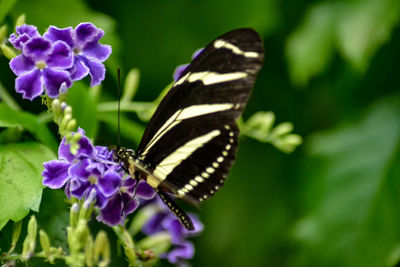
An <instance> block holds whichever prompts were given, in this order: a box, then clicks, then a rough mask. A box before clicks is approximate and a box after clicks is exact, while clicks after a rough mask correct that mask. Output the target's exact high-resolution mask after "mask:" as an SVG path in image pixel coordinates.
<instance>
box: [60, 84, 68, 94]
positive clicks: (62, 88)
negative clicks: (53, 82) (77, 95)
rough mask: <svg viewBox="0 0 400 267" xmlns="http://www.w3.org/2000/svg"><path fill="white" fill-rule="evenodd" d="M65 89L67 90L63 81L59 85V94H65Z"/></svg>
mask: <svg viewBox="0 0 400 267" xmlns="http://www.w3.org/2000/svg"><path fill="white" fill-rule="evenodd" d="M67 91H68V88H67V84H66V83H65V82H63V83H62V84H61V86H60V90H59V92H60V94H66V93H67Z"/></svg>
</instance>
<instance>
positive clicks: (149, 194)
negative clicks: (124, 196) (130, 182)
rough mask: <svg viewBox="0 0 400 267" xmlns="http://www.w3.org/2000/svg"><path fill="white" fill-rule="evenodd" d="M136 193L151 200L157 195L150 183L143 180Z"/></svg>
mask: <svg viewBox="0 0 400 267" xmlns="http://www.w3.org/2000/svg"><path fill="white" fill-rule="evenodd" d="M136 195H137V196H138V197H140V198H143V199H146V200H149V199H152V198H153V197H154V196H155V195H156V191H155V190H154V189H153V187H151V186H150V185H149V184H148V183H146V182H145V181H143V180H141V181H140V182H139V185H138V188H137V190H136Z"/></svg>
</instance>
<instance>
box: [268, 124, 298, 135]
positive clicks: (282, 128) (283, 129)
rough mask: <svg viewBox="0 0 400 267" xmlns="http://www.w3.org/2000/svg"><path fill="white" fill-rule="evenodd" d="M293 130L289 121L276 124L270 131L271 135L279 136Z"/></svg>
mask: <svg viewBox="0 0 400 267" xmlns="http://www.w3.org/2000/svg"><path fill="white" fill-rule="evenodd" d="M291 131H293V124H292V123H291V122H282V123H280V124H278V125H277V126H276V127H275V128H274V129H273V130H272V132H271V136H273V137H274V138H279V137H280V136H282V135H285V134H288V133H290V132H291Z"/></svg>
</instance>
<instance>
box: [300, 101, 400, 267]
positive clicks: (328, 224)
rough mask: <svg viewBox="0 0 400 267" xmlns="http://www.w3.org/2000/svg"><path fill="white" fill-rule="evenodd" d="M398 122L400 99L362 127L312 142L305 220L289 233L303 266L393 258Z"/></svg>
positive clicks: (399, 185)
mask: <svg viewBox="0 0 400 267" xmlns="http://www.w3.org/2000/svg"><path fill="white" fill-rule="evenodd" d="M399 116H400V99H399V97H393V98H392V99H385V100H383V101H381V102H379V103H377V104H375V105H374V106H372V107H371V108H370V109H368V112H367V113H366V114H365V116H364V117H363V119H362V120H361V121H354V122H350V123H349V124H347V125H345V126H341V127H338V128H337V129H333V130H330V131H328V132H325V133H320V134H318V135H315V136H313V137H312V138H311V139H310V140H309V143H308V151H309V152H308V160H307V161H306V162H305V164H304V165H305V166H308V167H307V168H308V169H307V172H306V173H307V177H306V178H304V181H308V183H306V185H307V189H308V192H306V194H304V195H303V196H304V199H303V200H305V203H308V204H307V205H306V209H307V210H308V214H307V215H306V216H305V217H304V218H303V219H302V220H300V221H299V222H298V224H297V225H296V227H295V231H294V234H295V237H296V239H297V240H298V241H299V242H300V243H301V244H302V246H301V247H302V251H301V253H300V255H301V256H300V258H301V259H302V261H304V262H303V264H302V265H300V266H331V265H332V266H353V267H356V266H371V267H373V266H385V264H386V262H387V261H388V260H389V258H390V257H391V254H392V250H394V249H395V248H396V247H397V246H398V243H399V236H400V228H399V225H400V179H399V177H400V120H399ZM302 191H303V190H302ZM307 193H308V194H307ZM314 255H319V256H318V261H317V262H315V257H314ZM308 257H309V258H308Z"/></svg>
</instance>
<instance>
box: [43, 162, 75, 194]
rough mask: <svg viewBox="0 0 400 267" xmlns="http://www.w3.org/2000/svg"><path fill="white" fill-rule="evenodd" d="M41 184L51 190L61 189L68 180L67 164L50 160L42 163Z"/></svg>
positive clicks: (68, 164)
mask: <svg viewBox="0 0 400 267" xmlns="http://www.w3.org/2000/svg"><path fill="white" fill-rule="evenodd" d="M43 166H44V171H43V172H42V176H43V184H44V185H45V186H47V187H50V188H52V189H56V188H61V187H63V186H64V185H65V183H66V182H67V180H68V178H69V177H68V168H69V166H70V163H69V162H63V161H59V160H51V161H48V162H45V163H43Z"/></svg>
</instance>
